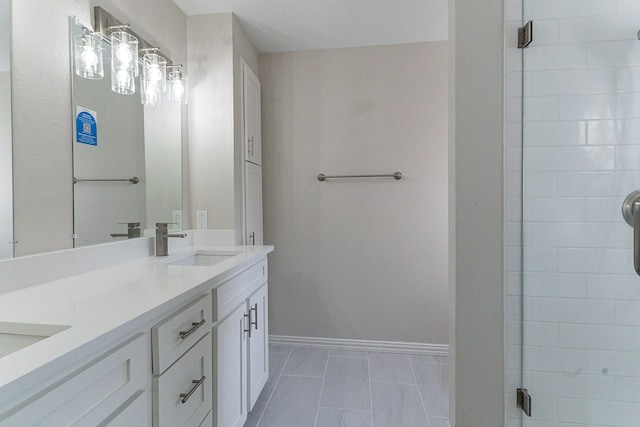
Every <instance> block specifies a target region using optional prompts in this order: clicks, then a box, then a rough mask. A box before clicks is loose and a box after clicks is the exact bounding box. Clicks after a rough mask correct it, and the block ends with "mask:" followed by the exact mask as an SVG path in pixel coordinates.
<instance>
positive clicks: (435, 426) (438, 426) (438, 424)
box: [429, 417, 449, 427]
mask: <svg viewBox="0 0 640 427" xmlns="http://www.w3.org/2000/svg"><path fill="white" fill-rule="evenodd" d="M447 421H449V418H434V417H431V418H429V422H430V423H431V427H449V425H447Z"/></svg>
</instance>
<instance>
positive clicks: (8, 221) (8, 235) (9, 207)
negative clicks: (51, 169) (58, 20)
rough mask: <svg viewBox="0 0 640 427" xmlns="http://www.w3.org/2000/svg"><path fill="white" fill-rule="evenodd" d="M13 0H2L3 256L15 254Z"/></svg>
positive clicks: (0, 233) (0, 164) (0, 219)
mask: <svg viewBox="0 0 640 427" xmlns="http://www.w3.org/2000/svg"><path fill="white" fill-rule="evenodd" d="M11 141H12V138H11V0H0V259H2V258H10V257H12V256H13V244H12V242H13V193H12V189H13V185H12V163H13V161H12V156H11V152H12V148H11V147H12V145H11Z"/></svg>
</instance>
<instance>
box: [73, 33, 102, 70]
mask: <svg viewBox="0 0 640 427" xmlns="http://www.w3.org/2000/svg"><path fill="white" fill-rule="evenodd" d="M83 31H84V34H81V35H77V36H75V37H74V38H73V55H74V68H75V72H76V74H77V75H79V76H80V77H84V78H85V79H90V80H100V79H102V78H103V77H104V66H103V63H102V39H101V38H100V36H99V35H98V34H95V33H91V32H89V30H88V29H87V28H83Z"/></svg>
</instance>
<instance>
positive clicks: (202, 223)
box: [196, 211, 207, 230]
mask: <svg viewBox="0 0 640 427" xmlns="http://www.w3.org/2000/svg"><path fill="white" fill-rule="evenodd" d="M196 228H197V229H199V230H206V229H207V211H196Z"/></svg>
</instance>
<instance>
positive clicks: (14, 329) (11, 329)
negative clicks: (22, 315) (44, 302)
mask: <svg viewBox="0 0 640 427" xmlns="http://www.w3.org/2000/svg"><path fill="white" fill-rule="evenodd" d="M65 329H69V326H61V325H38V324H32V323H10V322H0V358H1V357H4V356H6V355H8V354H11V353H13V352H15V351H18V350H21V349H23V348H25V347H28V346H30V345H31V344H35V343H37V342H38V341H42V340H43V339H45V338H49V337H51V336H53V335H55V334H57V333H59V332H62V331H64V330H65Z"/></svg>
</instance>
